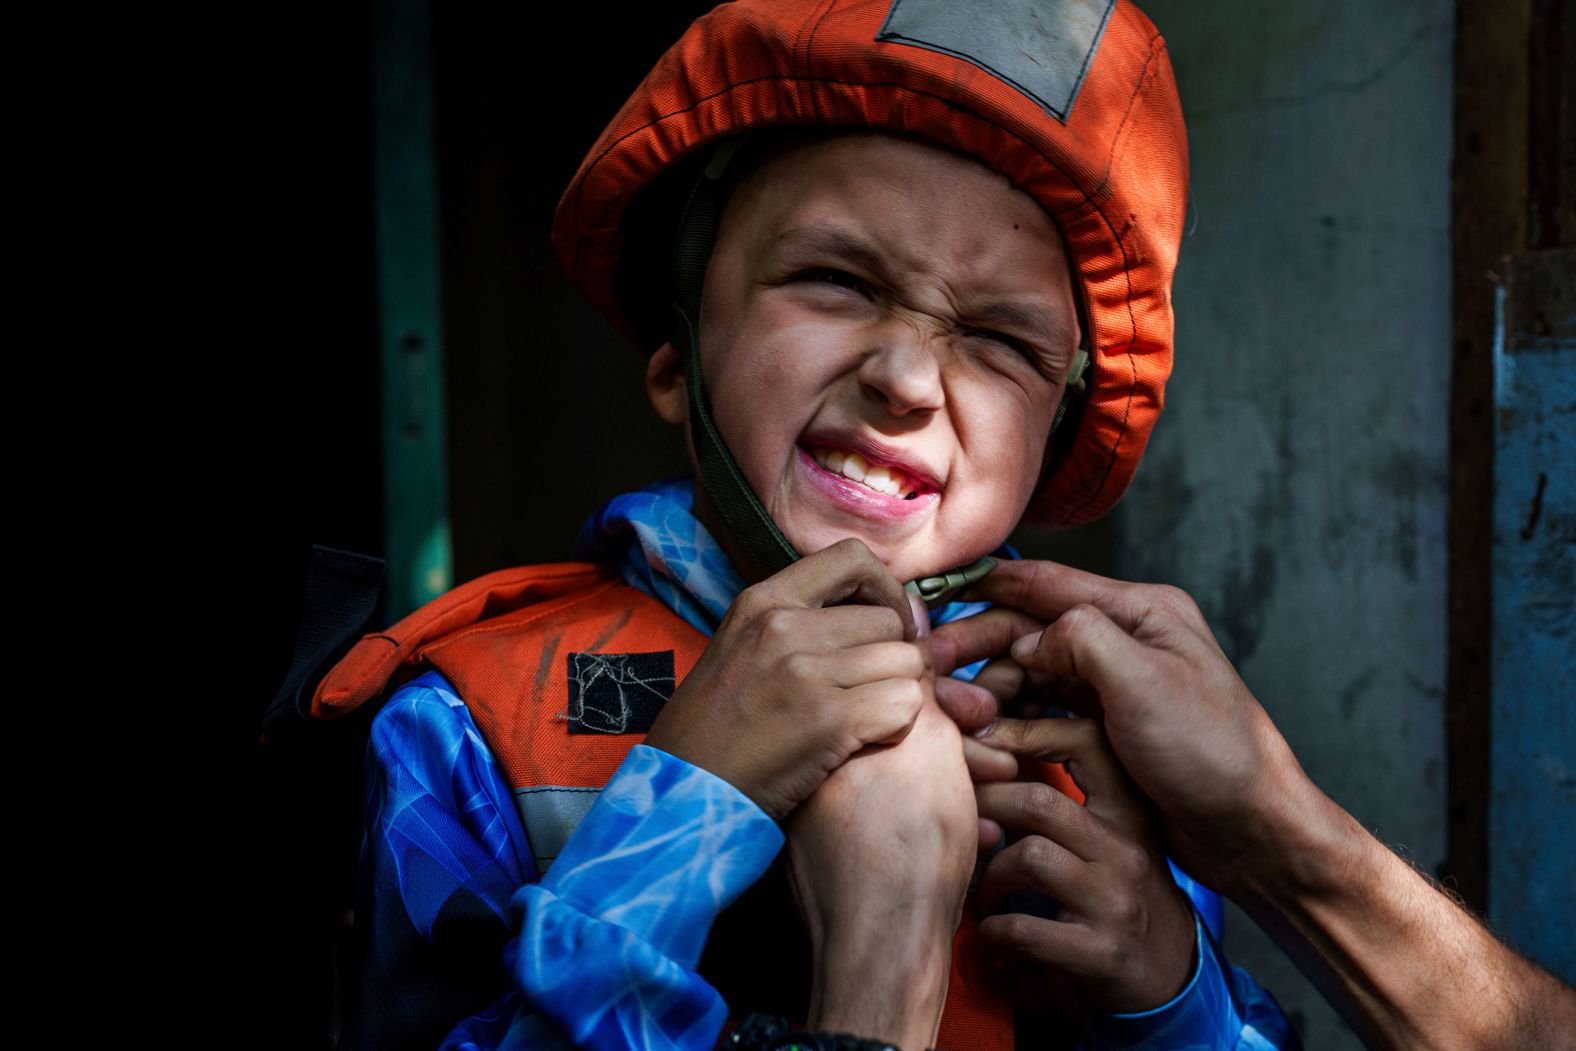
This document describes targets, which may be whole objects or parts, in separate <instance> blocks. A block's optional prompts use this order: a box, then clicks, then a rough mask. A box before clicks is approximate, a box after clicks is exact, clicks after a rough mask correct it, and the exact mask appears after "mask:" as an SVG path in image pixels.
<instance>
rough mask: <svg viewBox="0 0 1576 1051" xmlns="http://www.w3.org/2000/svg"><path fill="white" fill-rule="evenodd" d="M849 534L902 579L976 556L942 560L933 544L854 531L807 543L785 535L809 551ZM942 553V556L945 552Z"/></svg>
mask: <svg viewBox="0 0 1576 1051" xmlns="http://www.w3.org/2000/svg"><path fill="white" fill-rule="evenodd" d="M849 536H855V537H858V539H860V540H863V541H864V542H865V546H866V547H868V548H869V549H870V551H871V553H872V554H874V555H875V556H876V557H877V558H879V559H880V560H881V562H882V564H883V565H885V566H886V567H887V569H889V570H891V572H892V575H893V576H895V577H897V579H898V580H900V581H902V582H904V583H907V582H908V581H910V580H921V579H923V578H925V577H933V576H939V575H940V574H942V573H945V572H947V571H948V570H951V569H957V568H958V567H959V566H964V565H968V564H970V563H972V562H974V561H975V560H976V559H977V558H978V557H979V556H977V555H976V556H974V557H972V558H965V557H959V558H958V559H957V560H955V561H951V562H943V561H940V560H938V557H937V553H936V552H935V551H934V549H933V546H932V545H924V544H910V545H896V546H894V545H891V544H890V543H883V542H882V541H880V540H877V539H874V538H871V537H866V536H859V534H857V533H843V534H840V535H836V536H833V535H830V534H828V535H826V536H817V537H815V538H814V539H813V540H812V541H811V542H809V543H800V542H799V540H798V538H796V537H794V536H792V535H789V536H788V539H789V541H790V542H792V543H793V544H794V546H795V547H796V548H797V549H798V550H799V551H801V552H803V553H805V554H809V553H810V552H812V551H820V550H822V549H823V548H828V547H831V546H832V545H833V544H835V543H837V542H839V541H841V540H846V539H847V538H848V537H849ZM941 557H942V558H945V555H942V556H941Z"/></svg>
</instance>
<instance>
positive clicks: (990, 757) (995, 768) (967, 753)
mask: <svg viewBox="0 0 1576 1051" xmlns="http://www.w3.org/2000/svg"><path fill="white" fill-rule="evenodd" d="M963 762H964V765H966V766H967V767H968V768H969V779H970V780H972V781H974V782H975V783H976V784H979V783H981V782H986V781H1011V780H1012V779H1013V778H1015V777H1017V776H1018V760H1017V759H1015V758H1013V757H1012V756H1010V755H1008V754H1007V753H1006V752H1004V751H1002V750H1001V749H999V748H990V747H987V746H986V745H983V744H980V743H979V742H978V741H976V740H974V738H972V737H965V738H963Z"/></svg>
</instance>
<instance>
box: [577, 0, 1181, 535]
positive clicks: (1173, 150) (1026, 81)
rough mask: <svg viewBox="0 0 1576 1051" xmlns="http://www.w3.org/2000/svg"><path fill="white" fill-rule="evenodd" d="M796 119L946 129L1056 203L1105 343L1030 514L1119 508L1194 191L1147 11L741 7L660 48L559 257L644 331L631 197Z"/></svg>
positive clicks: (1056, 0)
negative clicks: (623, 294) (625, 293)
mask: <svg viewBox="0 0 1576 1051" xmlns="http://www.w3.org/2000/svg"><path fill="white" fill-rule="evenodd" d="M1026 47H1032V48H1035V49H1036V53H1034V54H1031V53H1030V52H1029V51H1027V50H1025V48H1026ZM1025 60H1027V61H1025ZM783 125H825V126H829V127H848V128H866V129H876V130H881V129H886V130H890V131H894V132H899V133H903V134H908V135H912V136H917V137H919V138H922V139H928V140H930V141H933V142H936V143H939V144H941V145H943V146H948V147H951V148H952V149H955V150H958V151H961V152H963V153H966V154H970V155H972V156H974V157H975V158H977V159H978V160H980V161H981V162H982V163H983V164H985V165H986V166H987V167H989V168H991V169H993V170H995V171H997V172H1000V173H1001V174H1003V175H1005V176H1006V177H1007V178H1008V179H1010V180H1011V181H1012V183H1013V185H1014V186H1016V187H1017V188H1019V189H1021V190H1023V191H1024V192H1026V193H1028V194H1029V195H1030V196H1032V197H1033V198H1035V200H1037V201H1038V202H1039V203H1040V205H1041V206H1042V207H1043V208H1044V209H1045V210H1046V212H1047V213H1048V214H1049V215H1050V216H1051V218H1052V219H1053V220H1054V221H1055V222H1056V224H1057V226H1058V228H1059V229H1060V230H1061V233H1062V237H1063V239H1064V241H1065V242H1066V245H1067V250H1068V253H1069V255H1070V256H1071V259H1072V264H1073V267H1074V270H1075V272H1076V274H1077V276H1078V279H1079V281H1078V283H1079V285H1080V286H1081V290H1082V294H1083V308H1084V311H1085V316H1086V318H1087V320H1088V327H1089V330H1090V331H1089V333H1088V334H1087V339H1088V344H1087V345H1088V348H1089V353H1090V356H1091V359H1092V360H1091V369H1090V373H1089V377H1088V383H1089V387H1088V391H1087V393H1086V396H1085V399H1084V406H1083V410H1082V416H1081V419H1079V421H1078V426H1077V430H1076V432H1075V434H1074V435H1073V437H1072V444H1071V446H1070V448H1069V449H1068V450H1067V452H1066V454H1065V456H1064V457H1063V458H1062V459H1061V462H1060V464H1059V465H1058V466H1057V468H1056V469H1055V470H1054V471H1053V472H1052V473H1051V474H1050V475H1049V476H1048V477H1047V478H1046V479H1045V481H1044V483H1043V484H1042V486H1041V488H1040V490H1039V492H1037V493H1036V494H1035V496H1034V498H1033V500H1032V501H1031V503H1030V505H1029V509H1028V513H1027V515H1026V519H1027V520H1029V521H1032V522H1037V523H1042V524H1054V525H1076V524H1078V523H1082V522H1088V521H1091V520H1093V519H1095V518H1098V517H1099V516H1100V515H1102V514H1104V513H1105V512H1106V511H1108V510H1109V509H1110V508H1111V507H1112V506H1113V505H1115V503H1116V502H1117V501H1118V500H1119V499H1121V496H1122V494H1123V492H1125V491H1126V489H1127V485H1128V483H1129V482H1130V481H1131V479H1132V476H1133V473H1134V471H1135V470H1136V469H1137V467H1138V461H1139V459H1140V457H1142V455H1143V452H1144V447H1145V445H1146V444H1147V442H1148V440H1149V435H1150V432H1151V430H1152V429H1153V428H1154V425H1155V421H1156V419H1158V417H1159V415H1160V409H1161V406H1162V402H1163V392H1164V387H1165V381H1166V378H1167V376H1169V375H1170V372H1171V353H1172V311H1171V278H1172V274H1173V272H1174V270H1175V268H1176V259H1177V251H1178V248H1179V246H1180V242H1181V238H1182V227H1183V220H1184V213H1185V210H1186V205H1187V179H1188V158H1187V139H1186V133H1185V129H1184V127H1183V123H1182V109H1181V104H1180V102H1179V100H1178V97H1177V90H1176V81H1175V78H1174V76H1173V74H1172V70H1171V62H1170V58H1169V56H1168V54H1167V52H1166V47H1165V42H1164V41H1163V40H1162V39H1161V37H1160V34H1159V33H1158V32H1157V31H1156V30H1155V27H1154V26H1153V25H1152V24H1151V23H1150V21H1149V20H1148V18H1146V17H1145V16H1144V14H1143V13H1142V12H1141V11H1139V10H1138V9H1137V8H1136V7H1134V6H1133V5H1132V4H1131V3H1129V2H1128V0H1039V2H1037V3H1036V2H1031V0H969V2H967V3H953V2H949V0H735V2H733V3H725V4H722V5H721V6H719V7H717V8H716V9H715V10H713V11H711V12H710V13H709V14H707V15H705V16H703V17H701V18H699V19H697V20H696V21H695V22H694V23H692V24H691V26H690V28H689V29H688V30H687V31H686V32H685V33H684V36H683V37H682V38H680V40H679V41H678V42H677V43H676V44H674V45H673V47H672V48H670V49H669V50H668V52H667V54H665V55H664V56H663V57H662V58H661V60H660V61H658V63H657V65H656V67H655V68H654V69H652V71H651V72H650V73H649V74H648V75H647V76H646V78H645V80H644V81H642V82H641V84H640V86H639V87H638V88H637V89H636V90H635V92H634V94H633V95H632V96H631V97H630V98H629V100H628V101H627V102H625V104H624V106H623V108H622V109H621V110H620V111H619V112H618V115H617V116H615V117H614V118H613V121H612V123H611V124H609V125H608V127H607V129H606V130H605V131H603V132H602V135H601V136H600V137H599V138H598V139H597V141H596V144H595V145H594V146H592V148H591V151H590V153H588V154H587V155H586V158H585V160H584V161H582V162H581V165H580V168H579V170H578V171H577V172H576V174H575V177H574V180H573V181H572V182H571V183H570V185H569V187H568V189H567V190H566V191H565V192H564V195H563V197H562V199H561V200H560V201H559V204H558V210H557V214H556V216H555V219H554V225H553V243H554V245H555V247H556V249H557V252H558V255H559V259H560V261H561V262H562V263H563V265H564V267H565V269H566V270H567V271H568V273H569V275H570V277H571V279H572V280H573V281H574V282H575V283H576V284H577V285H579V286H580V288H581V289H582V290H583V291H584V292H585V293H586V295H587V296H588V297H589V298H590V300H591V302H592V304H593V305H594V306H596V307H597V309H599V310H600V311H601V312H602V313H603V314H604V315H606V316H607V317H608V319H609V320H610V321H612V323H613V324H614V326H615V327H617V328H618V329H620V330H621V331H622V332H624V333H625V334H626V335H630V336H632V337H633V336H635V326H634V325H633V324H632V323H631V320H630V317H629V316H628V315H627V314H626V308H625V305H623V304H621V303H620V301H619V297H618V295H617V292H616V287H615V269H616V267H617V264H618V260H619V255H620V251H621V248H622V247H623V244H624V239H623V236H622V234H621V229H620V227H621V223H622V221H623V219H624V217H625V214H626V212H627V210H628V208H629V206H630V203H631V201H633V200H634V198H635V197H636V196H637V195H638V194H639V193H640V191H641V190H642V189H643V188H645V187H646V186H648V185H649V184H650V183H651V182H652V181H653V180H654V179H656V178H657V177H658V176H659V175H661V174H662V173H663V172H665V171H667V170H668V169H670V168H672V167H673V166H674V165H675V164H677V163H679V162H680V161H681V160H683V159H685V158H686V157H689V156H691V155H693V154H695V153H696V152H697V151H700V150H703V149H704V148H705V147H707V146H708V145H709V144H711V143H714V142H716V141H718V140H721V139H725V138H729V137H731V136H734V135H739V134H743V133H746V132H750V131H756V130H760V129H764V128H770V127H773V126H783ZM1058 437H1060V436H1058Z"/></svg>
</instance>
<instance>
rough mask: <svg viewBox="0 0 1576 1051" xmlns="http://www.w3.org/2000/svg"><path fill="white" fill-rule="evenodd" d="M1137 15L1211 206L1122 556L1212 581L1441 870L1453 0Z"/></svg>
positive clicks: (1126, 563) (1300, 988)
mask: <svg viewBox="0 0 1576 1051" xmlns="http://www.w3.org/2000/svg"><path fill="white" fill-rule="evenodd" d="M1141 6H1143V7H1144V9H1145V10H1146V11H1147V12H1148V13H1149V14H1150V16H1151V17H1152V18H1153V19H1154V21H1155V23H1156V25H1157V26H1158V27H1159V28H1160V30H1161V32H1162V33H1163V34H1164V35H1165V36H1166V38H1167V41H1168V42H1169V45H1170V48H1171V53H1172V56H1173V60H1174V63H1175V66H1176V70H1177V76H1178V80H1179V83H1180V87H1181V93H1182V104H1183V110H1184V113H1185V114H1186V116H1187V122H1188V129H1189V138H1190V142H1191V148H1192V163H1193V168H1192V172H1193V197H1194V210H1193V212H1192V215H1191V217H1190V231H1191V232H1190V233H1189V236H1188V237H1187V238H1186V240H1185V241H1184V242H1183V247H1182V258H1181V263H1180V268H1179V272H1178V276H1177V283H1176V291H1175V303H1176V310H1177V355H1176V361H1177V365H1176V372H1175V375H1174V378H1173V380H1172V382H1171V384H1170V386H1169V387H1168V390H1167V402H1166V408H1165V413H1164V415H1163V416H1162V419H1161V421H1160V425H1159V427H1158V429H1157V432H1156V434H1155V437H1154V441H1153V444H1152V446H1151V451H1150V453H1149V454H1148V457H1147V459H1146V462H1145V463H1144V465H1143V467H1142V469H1141V470H1140V471H1139V475H1138V480H1137V482H1136V483H1135V485H1134V488H1133V490H1132V493H1131V495H1130V496H1129V497H1128V499H1127V500H1126V502H1125V503H1124V504H1123V505H1122V507H1121V508H1120V509H1119V511H1118V513H1117V518H1116V521H1115V533H1116V561H1117V567H1118V571H1119V572H1120V573H1121V574H1122V575H1124V576H1126V577H1129V578H1131V579H1147V580H1160V581H1169V582H1172V583H1176V584H1179V585H1181V586H1182V587H1184V588H1186V589H1188V590H1189V591H1190V592H1192V593H1193V595H1194V596H1195V597H1196V598H1197V599H1198V601H1199V603H1200V604H1201V605H1202V607H1203V608H1204V611H1205V613H1206V614H1207V615H1208V616H1209V618H1210V622H1211V624H1212V625H1213V627H1214V629H1215V631H1216V633H1217V635H1218V636H1219V637H1220V640H1221V643H1222V645H1223V646H1224V647H1225V649H1226V651H1227V653H1228V654H1230V655H1231V656H1232V657H1233V658H1234V659H1235V660H1236V661H1237V662H1238V667H1239V668H1240V670H1241V671H1242V674H1243V676H1244V678H1245V679H1246V680H1247V682H1248V685H1249V686H1250V687H1251V688H1252V689H1253V690H1254V692H1255V693H1256V694H1257V695H1258V697H1259V698H1260V699H1261V700H1262V701H1263V702H1264V704H1265V706H1266V707H1267V708H1268V709H1269V711H1270V713H1271V715H1272V716H1273V717H1274V719H1275V721H1276V723H1277V725H1279V726H1280V728H1281V730H1282V731H1283V732H1284V733H1285V734H1286V736H1287V738H1288V739H1289V740H1290V741H1291V744H1292V746H1293V747H1294V748H1295V750H1296V752H1297V754H1298V756H1299V757H1300V758H1301V759H1302V761H1303V764H1304V766H1305V767H1306V768H1307V770H1308V772H1309V773H1310V774H1311V775H1312V776H1313V777H1314V779H1315V780H1316V781H1317V782H1318V783H1319V784H1320V785H1321V786H1322V787H1323V788H1324V789H1325V791H1327V792H1328V793H1330V795H1331V796H1333V797H1334V798H1335V799H1336V800H1337V801H1339V802H1340V803H1341V804H1342V805H1343V806H1345V807H1346V808H1347V809H1349V810H1350V811H1351V812H1352V813H1353V814H1355V815H1356V816H1357V817H1358V818H1359V819H1360V820H1361V821H1362V822H1363V823H1364V824H1366V825H1368V826H1369V827H1370V828H1372V829H1374V830H1375V831H1376V832H1377V834H1378V835H1379V836H1380V837H1381V838H1383V839H1384V840H1385V841H1387V842H1389V843H1391V844H1392V845H1395V846H1396V847H1398V848H1399V849H1401V850H1403V851H1404V852H1405V853H1407V854H1409V855H1410V856H1411V857H1412V858H1414V859H1415V860H1416V861H1417V862H1418V863H1419V864H1420V865H1421V866H1422V867H1423V868H1424V869H1426V870H1428V871H1430V872H1434V871H1436V868H1437V866H1438V865H1439V863H1440V862H1441V861H1442V859H1443V858H1444V855H1445V835H1444V828H1445V813H1444V807H1445V803H1444V800H1445V766H1444V734H1443V725H1442V719H1443V715H1442V704H1443V694H1444V679H1445V614H1446V608H1445V601H1446V594H1445V581H1446V575H1445V574H1446V564H1445V553H1446V552H1445V511H1446V478H1447V467H1448V460H1447V453H1448V449H1447V442H1446V439H1447V417H1448V379H1449V368H1450V358H1449V355H1450V338H1449V337H1450V327H1449V325H1450V313H1449V309H1450V298H1449V295H1450V285H1449V280H1450V270H1449V267H1450V241H1449V233H1450V212H1449V206H1450V149H1451V119H1452V98H1453V85H1452V48H1453V37H1454V18H1455V15H1454V5H1453V4H1452V3H1450V2H1449V0H1405V2H1396V3H1387V4H1371V3H1360V2H1357V0H1324V2H1320V0H1292V2H1287V3H1276V4H1264V3H1249V2H1245V0H1215V2H1213V3H1209V4H1199V3H1184V2H1178V0H1150V2H1149V3H1143V4H1141ZM1485 555H1486V553H1485ZM1227 925H1228V935H1227V940H1226V947H1227V951H1228V953H1229V954H1230V955H1231V956H1232V958H1233V961H1234V962H1236V963H1238V964H1240V965H1242V966H1244V967H1246V968H1248V969H1249V970H1250V971H1251V972H1252V973H1253V974H1254V975H1255V976H1256V977H1257V978H1258V979H1259V980H1260V982H1262V983H1263V984H1264V985H1266V986H1267V987H1269V988H1270V989H1271V990H1272V991H1273V992H1274V993H1275V994H1276V995H1277V997H1279V999H1280V1000H1281V1003H1282V1005H1283V1006H1285V1007H1286V1008H1287V1010H1288V1011H1289V1012H1290V1013H1292V1014H1293V1017H1294V1018H1295V1019H1296V1020H1297V1021H1298V1022H1299V1024H1300V1025H1301V1026H1302V1027H1303V1032H1304V1038H1305V1040H1306V1042H1307V1044H1308V1046H1309V1047H1310V1048H1339V1047H1357V1046H1359V1045H1358V1043H1357V1040H1356V1038H1355V1036H1353V1035H1352V1034H1351V1033H1350V1032H1349V1031H1348V1030H1346V1029H1345V1027H1344V1025H1343V1024H1342V1023H1341V1022H1340V1020H1339V1019H1338V1018H1337V1017H1336V1016H1335V1015H1334V1013H1333V1011H1331V1010H1330V1008H1328V1007H1327V1006H1325V1004H1324V1003H1323V1001H1322V1000H1321V999H1320V998H1319V997H1318V995H1317V994H1316V993H1315V992H1314V991H1313V989H1312V987H1311V986H1310V985H1309V984H1308V983H1307V982H1306V980H1305V979H1303V978H1302V976H1301V974H1300V973H1299V972H1298V971H1297V970H1296V969H1295V967H1294V966H1293V965H1292V964H1291V963H1290V962H1289V961H1288V960H1287V959H1286V958H1285V957H1284V956H1283V955H1282V954H1281V953H1280V952H1279V951H1278V950H1276V949H1275V947H1274V946H1273V945H1272V944H1271V943H1270V942H1269V941H1268V939H1266V938H1265V937H1264V936H1263V935H1262V934H1260V933H1259V931H1258V930H1257V929H1256V928H1255V927H1254V926H1253V925H1252V923H1251V921H1249V920H1248V919H1247V918H1246V917H1245V916H1244V915H1243V914H1241V913H1240V912H1233V913H1232V914H1231V915H1230V917H1229V919H1228V924H1227Z"/></svg>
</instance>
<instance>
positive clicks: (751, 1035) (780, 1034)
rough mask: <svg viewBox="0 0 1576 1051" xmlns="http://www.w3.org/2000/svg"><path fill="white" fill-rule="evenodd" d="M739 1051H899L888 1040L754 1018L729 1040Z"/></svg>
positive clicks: (765, 1017) (768, 1017)
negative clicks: (868, 1038) (871, 1038)
mask: <svg viewBox="0 0 1576 1051" xmlns="http://www.w3.org/2000/svg"><path fill="white" fill-rule="evenodd" d="M728 1046H729V1047H732V1048H735V1049H737V1051H900V1049H899V1048H898V1047H897V1045H896V1044H889V1043H887V1042H886V1041H885V1040H866V1039H865V1038H864V1037H860V1036H853V1035H851V1034H849V1033H828V1032H825V1031H824V1030H820V1029H793V1028H790V1027H789V1025H788V1020H787V1019H786V1018H783V1017H781V1016H779V1015H763V1014H752V1015H750V1016H749V1017H747V1018H745V1020H744V1024H743V1025H741V1026H739V1028H737V1029H735V1030H734V1031H733V1034H732V1035H731V1036H729V1037H728Z"/></svg>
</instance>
